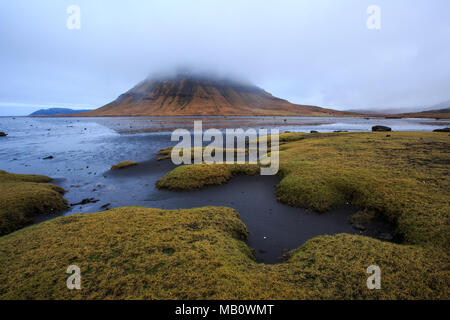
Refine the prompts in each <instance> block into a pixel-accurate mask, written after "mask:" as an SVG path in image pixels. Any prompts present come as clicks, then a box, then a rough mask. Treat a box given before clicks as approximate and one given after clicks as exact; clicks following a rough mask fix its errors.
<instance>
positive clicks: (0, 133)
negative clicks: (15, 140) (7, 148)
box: [0, 131, 8, 137]
mask: <svg viewBox="0 0 450 320" xmlns="http://www.w3.org/2000/svg"><path fill="white" fill-rule="evenodd" d="M7 135H8V134H7V133H4V132H2V131H0V137H6V136H7Z"/></svg>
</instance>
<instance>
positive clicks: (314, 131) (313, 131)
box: [311, 130, 319, 133]
mask: <svg viewBox="0 0 450 320" xmlns="http://www.w3.org/2000/svg"><path fill="white" fill-rule="evenodd" d="M311 133H319V131H316V130H311Z"/></svg>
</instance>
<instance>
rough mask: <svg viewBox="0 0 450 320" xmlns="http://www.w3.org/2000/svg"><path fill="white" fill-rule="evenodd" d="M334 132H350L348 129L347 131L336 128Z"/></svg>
mask: <svg viewBox="0 0 450 320" xmlns="http://www.w3.org/2000/svg"><path fill="white" fill-rule="evenodd" d="M334 132H336V133H341V132H348V131H345V130H336V131H334Z"/></svg>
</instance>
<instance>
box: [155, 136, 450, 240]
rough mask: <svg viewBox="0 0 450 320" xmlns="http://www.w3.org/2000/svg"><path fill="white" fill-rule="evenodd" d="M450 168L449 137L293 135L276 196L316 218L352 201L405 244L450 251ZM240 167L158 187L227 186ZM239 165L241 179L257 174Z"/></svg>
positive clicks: (192, 173)
mask: <svg viewBox="0 0 450 320" xmlns="http://www.w3.org/2000/svg"><path fill="white" fill-rule="evenodd" d="M269 142H270V139H269ZM449 165H450V137H449V136H448V134H443V133H430V132H394V133H389V135H386V133H320V134H305V133H287V134H282V135H280V172H279V176H280V177H281V181H280V183H279V184H278V185H277V187H276V197H277V199H278V200H279V201H281V202H283V203H286V204H289V205H291V206H296V207H302V208H307V209H310V210H312V211H315V212H326V211H329V210H331V209H333V208H336V207H339V206H341V205H343V204H345V203H352V204H353V205H354V206H357V207H359V208H361V209H362V210H363V211H365V213H366V214H365V216H381V217H383V218H385V219H387V220H388V221H390V222H391V223H392V224H393V225H395V226H396V232H397V236H399V237H400V238H403V242H404V243H407V244H421V245H434V246H438V247H443V248H448V247H449V241H450V221H449V216H450V191H449V190H450V179H449V176H450V175H449V168H450V167H449ZM236 166H238V165H226V164H223V165H211V166H206V165H186V166H181V167H178V168H176V169H174V170H173V171H171V172H169V173H168V174H167V175H166V176H164V177H163V178H162V179H161V180H159V181H158V182H157V186H158V187H159V188H167V189H174V190H177V189H181V190H188V189H198V188H201V187H203V186H206V185H210V184H221V183H224V182H226V181H228V180H229V179H230V178H231V177H232V176H233V174H231V173H230V172H233V170H235V168H236ZM239 166H240V167H239V168H240V172H239V173H240V174H245V173H246V171H247V170H248V171H249V172H252V173H253V172H254V171H256V170H257V169H256V168H252V170H249V169H248V165H239ZM360 215H361V214H360Z"/></svg>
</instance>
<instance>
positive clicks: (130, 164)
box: [111, 161, 138, 170]
mask: <svg viewBox="0 0 450 320" xmlns="http://www.w3.org/2000/svg"><path fill="white" fill-rule="evenodd" d="M137 165H138V163H137V162H135V161H122V162H119V163H117V164H115V165H113V166H112V167H111V170H121V169H125V168H129V167H133V166H137Z"/></svg>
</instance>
